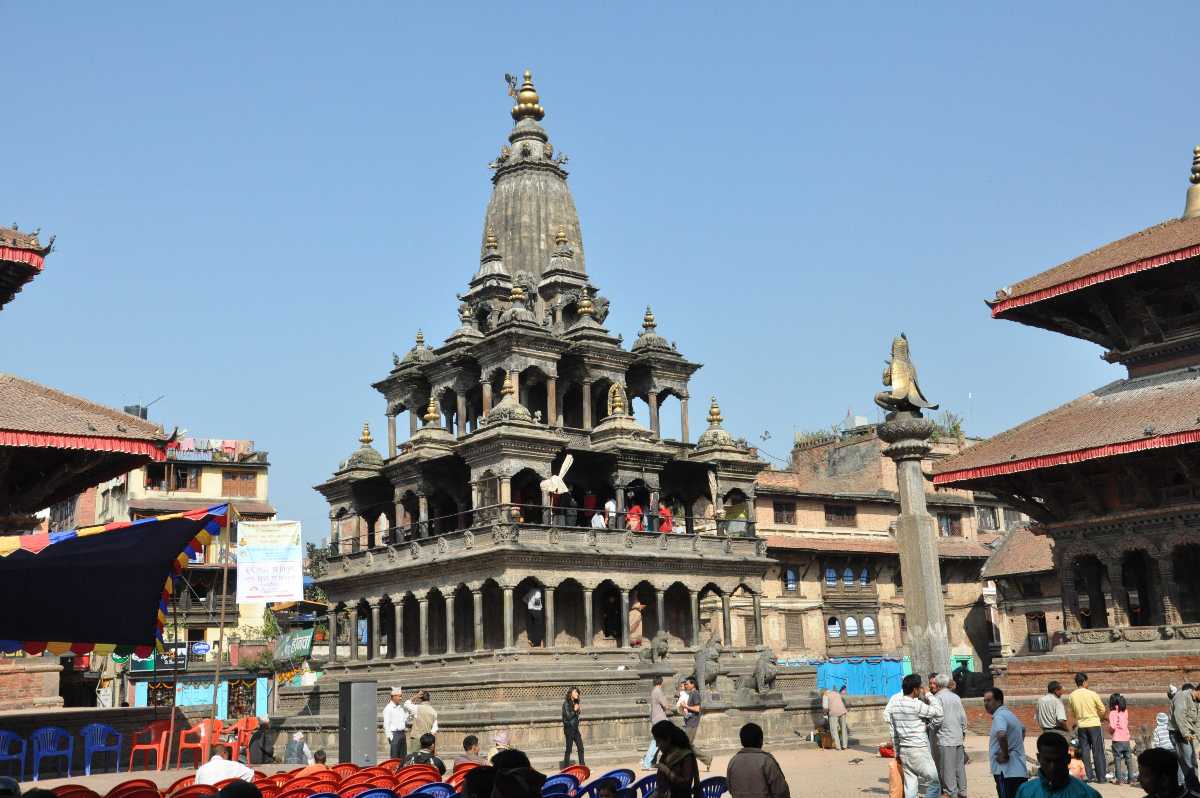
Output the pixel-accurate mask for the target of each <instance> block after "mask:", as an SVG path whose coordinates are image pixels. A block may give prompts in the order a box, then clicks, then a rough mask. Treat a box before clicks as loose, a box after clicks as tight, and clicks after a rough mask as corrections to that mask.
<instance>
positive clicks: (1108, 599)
mask: <svg viewBox="0 0 1200 798" xmlns="http://www.w3.org/2000/svg"><path fill="white" fill-rule="evenodd" d="M1101 562H1103V563H1104V569H1105V571H1107V573H1108V593H1107V594H1106V595H1105V596H1104V604H1105V607H1106V609H1107V610H1108V621H1107V623H1105V626H1129V591H1128V590H1126V589H1125V578H1124V574H1123V573H1122V569H1121V557H1120V556H1116V557H1109V558H1105V559H1104V560H1101ZM1141 598H1142V600H1143V601H1144V600H1145V597H1144V596H1142V597H1141Z"/></svg>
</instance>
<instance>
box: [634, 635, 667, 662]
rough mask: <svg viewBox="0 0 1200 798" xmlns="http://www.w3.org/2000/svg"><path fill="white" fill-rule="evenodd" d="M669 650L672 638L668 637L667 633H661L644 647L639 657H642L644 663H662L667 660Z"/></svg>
mask: <svg viewBox="0 0 1200 798" xmlns="http://www.w3.org/2000/svg"><path fill="white" fill-rule="evenodd" d="M669 649H670V638H668V637H667V633H666V632H663V631H660V632H658V633H657V634H656V635H654V637H653V638H651V639H650V642H649V643H647V644H646V645H645V646H643V647H642V651H641V654H640V655H639V656H641V658H642V662H647V663H655V662H662V661H663V660H664V659H666V658H667V652H668V650H669Z"/></svg>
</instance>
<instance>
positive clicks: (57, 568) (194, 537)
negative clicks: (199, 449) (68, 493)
mask: <svg viewBox="0 0 1200 798" xmlns="http://www.w3.org/2000/svg"><path fill="white" fill-rule="evenodd" d="M227 514H228V505H225V504H222V505H217V506H215V507H209V508H206V509H201V510H193V511H191V512H187V513H180V514H176V515H166V516H159V517H157V518H145V519H142V520H139V521H134V522H132V523H118V524H108V525H106V526H93V527H81V528H80V529H74V530H70V531H67V532H50V533H48V534H47V533H43V534H40V535H9V536H0V607H3V608H4V611H3V612H2V613H0V652H12V651H19V650H24V651H25V652H26V653H29V654H40V653H42V652H43V651H50V652H51V653H52V654H65V653H67V652H74V653H76V654H85V653H87V652H89V651H95V652H96V653H98V654H110V653H117V654H127V653H136V654H138V655H139V656H148V655H149V654H150V652H151V650H152V648H154V647H155V645H161V643H162V629H163V625H164V624H165V622H166V619H167V615H168V612H169V608H170V598H171V594H172V593H173V592H174V581H175V580H174V577H175V576H177V575H178V574H179V573H180V571H182V570H183V569H184V568H185V567H187V562H188V559H189V557H191V556H192V555H194V554H195V552H197V551H199V550H200V547H201V546H204V545H206V544H207V543H209V542H210V541H211V540H212V538H214V537H216V536H217V535H219V533H220V529H221V527H223V526H224V525H225V519H226V516H227Z"/></svg>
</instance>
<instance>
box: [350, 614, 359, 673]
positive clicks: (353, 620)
mask: <svg viewBox="0 0 1200 798" xmlns="http://www.w3.org/2000/svg"><path fill="white" fill-rule="evenodd" d="M350 659H352V660H357V659H358V605H357V604H355V605H354V609H352V610H350Z"/></svg>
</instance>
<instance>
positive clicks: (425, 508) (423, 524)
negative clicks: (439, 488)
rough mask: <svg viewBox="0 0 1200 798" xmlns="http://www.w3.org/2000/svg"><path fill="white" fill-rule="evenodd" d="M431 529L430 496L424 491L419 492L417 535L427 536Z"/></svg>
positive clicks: (420, 536)
mask: <svg viewBox="0 0 1200 798" xmlns="http://www.w3.org/2000/svg"><path fill="white" fill-rule="evenodd" d="M429 536H430V529H429V497H428V496H426V495H425V494H424V493H419V494H417V537H419V538H427V537H429Z"/></svg>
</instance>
